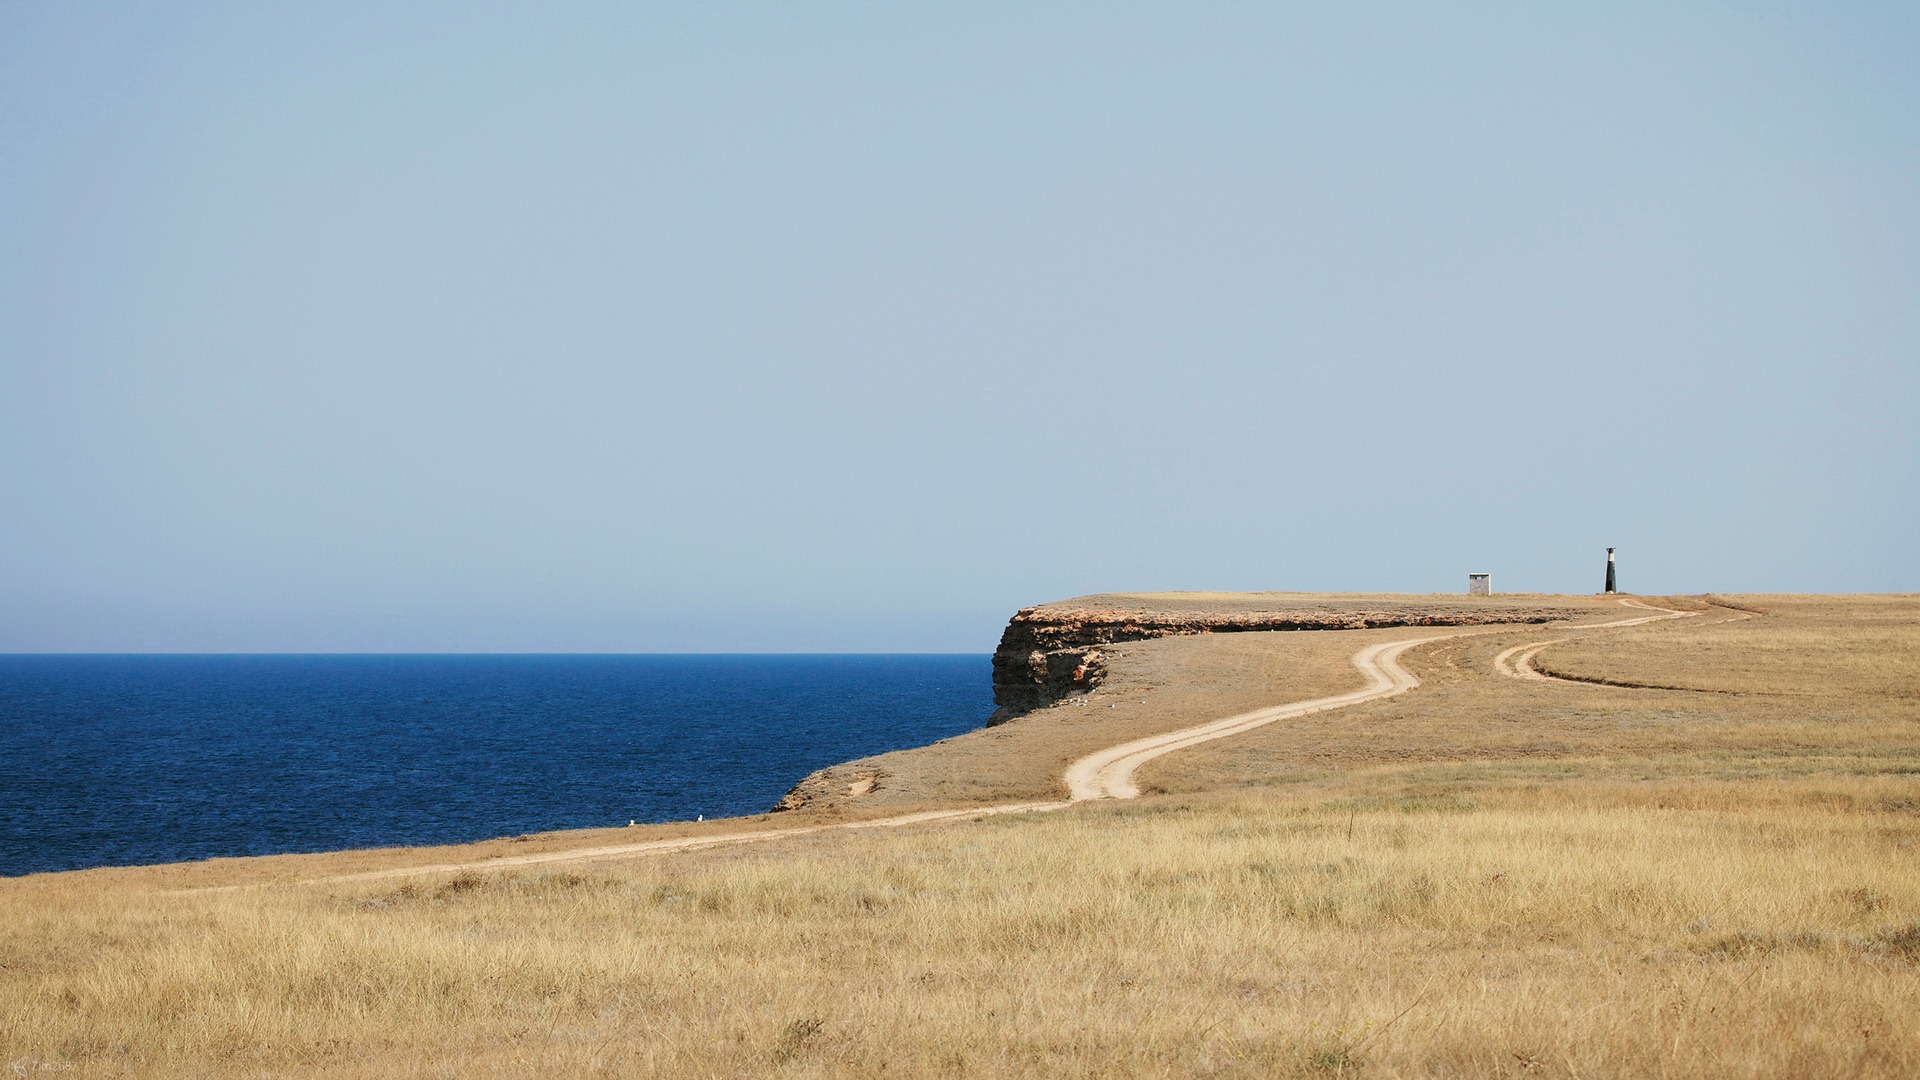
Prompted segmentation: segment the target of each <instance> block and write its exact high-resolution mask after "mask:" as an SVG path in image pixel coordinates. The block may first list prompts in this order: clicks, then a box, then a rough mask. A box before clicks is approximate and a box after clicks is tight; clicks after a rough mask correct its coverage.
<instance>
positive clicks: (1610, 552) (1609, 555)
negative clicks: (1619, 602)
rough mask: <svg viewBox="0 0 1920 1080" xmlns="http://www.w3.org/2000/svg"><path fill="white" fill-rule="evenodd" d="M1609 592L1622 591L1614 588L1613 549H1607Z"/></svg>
mask: <svg viewBox="0 0 1920 1080" xmlns="http://www.w3.org/2000/svg"><path fill="white" fill-rule="evenodd" d="M1607 591H1608V592H1619V591H1620V590H1618V589H1616V588H1614V586H1613V549H1612V548H1608V549H1607Z"/></svg>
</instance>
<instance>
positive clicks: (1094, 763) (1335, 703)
mask: <svg viewBox="0 0 1920 1080" xmlns="http://www.w3.org/2000/svg"><path fill="white" fill-rule="evenodd" d="M1620 602H1621V603H1622V604H1625V605H1627V606H1629V607H1637V608H1644V609H1646V610H1648V611H1651V612H1655V614H1652V615H1646V616H1640V617H1636V618H1631V619H1621V620H1619V621H1616V622H1608V623H1596V624H1592V625H1587V626H1580V627H1570V628H1569V629H1578V630H1583V631H1584V630H1603V629H1612V628H1618V627H1624V626H1639V625H1641V624H1643V623H1650V622H1657V621H1660V620H1662V619H1678V618H1684V617H1687V616H1690V615H1695V614H1698V613H1697V612H1691V611H1672V610H1669V609H1667V608H1656V607H1653V606H1651V605H1648V604H1642V603H1640V602H1638V601H1635V600H1627V599H1622V600H1621V601H1620ZM1512 629H1513V628H1512V627H1510V626H1499V627H1490V628H1485V629H1480V630H1469V631H1465V632H1460V633H1452V634H1430V635H1428V636H1425V637H1417V638H1408V639H1406V640H1403V641H1388V642H1380V643H1377V644H1373V645H1368V646H1366V647H1365V648H1362V649H1361V650H1360V651H1359V652H1356V653H1354V654H1353V658H1352V659H1353V666H1354V667H1355V668H1357V669H1359V671H1360V674H1362V675H1364V676H1365V677H1366V678H1367V685H1366V686H1364V687H1362V688H1360V689H1358V690H1354V691H1352V692H1350V693H1346V694H1337V695H1334V696H1332V697H1323V698H1313V699H1311V700H1308V701H1296V702H1290V703H1287V704H1284V705H1275V706H1272V707H1270V708H1265V709H1257V710H1255V711H1253V712H1248V713H1241V714H1239V715H1237V716H1229V717H1227V718H1225V719H1223V720H1214V721H1211V722H1209V723H1205V724H1201V725H1198V726H1196V727H1190V728H1183V729H1181V730H1179V731H1170V732H1167V733H1165V734H1162V735H1153V736H1149V737H1147V738H1144V739H1135V740H1133V741H1132V742H1127V743H1122V744H1120V745H1119V746H1114V747H1109V748H1107V749H1105V750H1100V751H1096V752H1095V753H1092V754H1088V755H1087V756H1086V757H1083V758H1081V759H1079V760H1078V761H1075V762H1074V763H1073V764H1072V765H1070V766H1068V767H1067V771H1066V774H1065V776H1064V778H1063V779H1064V780H1065V782H1066V785H1067V790H1068V797H1067V799H1066V800H1065V801H1058V802H1023V803H1005V804H1002V805H999V806H985V807H968V808H964V809H957V810H925V811H920V812H918V813H912V814H900V815H897V816H895V817H886V818H875V819H872V820H868V821H857V822H843V823H835V824H826V825H804V826H799V827H796V828H790V829H761V830H756V831H749V832H735V833H716V834H711V835H706V836H690V837H678V838H674V839H666V840H643V841H638V842H635V843H631V844H611V845H606V846H603V847H591V848H574V849H571V850H567V851H550V852H541V853H539V854H534V855H508V856H499V857H495V858H490V859H481V860H475V861H472V862H460V863H441V864H436V865H431V866H407V867H396V868H393V869H388V870H371V871H365V872H362V873H356V874H342V875H337V876H331V877H321V878H311V879H308V880H307V881H305V882H303V883H302V884H326V883H335V882H351V881H372V880H377V879H381V878H399V877H410V876H413V875H415V874H433V873H447V872H459V871H479V870H499V869H509V868H514V867H526V866H543V865H551V864H557V863H582V862H598V861H603V860H608V859H624V858H632V857H635V856H640V855H651V854H658V853H662V852H669V851H692V850H694V849H697V848H712V847H725V846H728V845H733V844H747V843H754V842H757V841H762V840H775V839H780V838H784V837H794V836H807V835H811V834H814V833H822V832H828V831H831V830H852V829H887V828H899V827H901V826H906V825H921V824H927V823H931V822H937V821H953V820H958V819H962V818H982V817H988V816H992V815H997V814H1032V813H1043V812H1047V811H1052V810H1064V809H1066V808H1067V807H1070V806H1073V805H1075V804H1078V803H1083V802H1090V801H1093V800H1096V799H1131V798H1135V797H1137V796H1138V795H1139V794H1140V789H1139V787H1138V786H1137V785H1135V784H1134V782H1133V776H1134V773H1135V772H1136V771H1137V770H1138V769H1139V768H1140V766H1142V765H1145V764H1146V763H1147V762H1149V761H1152V760H1153V759H1155V758H1157V757H1160V756H1162V755H1165V754H1170V753H1172V752H1174V751H1175V750H1184V749H1186V748H1187V747H1190V746H1198V745H1199V744H1201V743H1206V742H1212V741H1213V740H1215V739H1224V738H1228V737H1230V736H1234V735H1239V734H1241V733H1243V732H1247V731H1252V730H1253V729H1255V728H1258V727H1263V726H1265V725H1267V724H1271V723H1273V722H1275V721H1277V720H1287V719H1291V718H1294V717H1298V716H1305V715H1308V714H1310V713H1316V712H1325V711H1327V710H1329V709H1342V708H1346V707H1348V706H1350V705H1358V704H1361V703H1362V702H1367V701H1378V700H1381V699H1384V698H1390V697H1393V696H1395V695H1397V694H1404V693H1406V692H1407V691H1409V690H1412V689H1413V688H1414V687H1416V686H1419V685H1420V680H1419V679H1417V678H1415V677H1414V676H1413V673H1412V672H1409V671H1408V670H1407V669H1406V668H1404V667H1402V666H1400V662H1399V661H1400V657H1401V655H1402V654H1404V653H1405V652H1406V651H1407V650H1408V649H1411V648H1413V647H1414V646H1416V645H1424V644H1426V643H1427V642H1430V641H1437V640H1440V639H1441V638H1448V637H1465V636H1469V635H1477V634H1489V633H1499V632H1502V631H1511V630H1512ZM1565 640H1567V639H1566V638H1555V639H1553V640H1551V641H1540V642H1532V643H1529V644H1525V645H1516V646H1514V647H1513V648H1511V649H1508V650H1506V651H1505V652H1502V653H1501V654H1500V655H1499V656H1498V657H1496V658H1495V659H1494V667H1495V668H1497V669H1498V670H1499V671H1500V672H1501V674H1504V675H1509V676H1511V677H1514V678H1532V679H1543V680H1544V679H1547V678H1548V676H1545V675H1542V674H1540V673H1539V672H1537V671H1534V670H1533V668H1531V667H1529V666H1528V665H1527V663H1526V662H1527V660H1528V659H1529V658H1531V657H1532V656H1533V655H1534V653H1537V652H1539V651H1540V650H1541V649H1543V648H1546V647H1547V646H1548V645H1552V644H1556V643H1558V642H1561V641H1565Z"/></svg>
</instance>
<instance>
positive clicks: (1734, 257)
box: [0, 3, 1920, 653]
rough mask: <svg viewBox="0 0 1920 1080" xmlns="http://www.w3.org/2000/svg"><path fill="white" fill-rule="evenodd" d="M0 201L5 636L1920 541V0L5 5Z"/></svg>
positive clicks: (389, 637)
mask: <svg viewBox="0 0 1920 1080" xmlns="http://www.w3.org/2000/svg"><path fill="white" fill-rule="evenodd" d="M0 237H5V242H4V243H0V652H43V651H52V652H75V651H77V652H150V651H156V652H295V653H297V652H509V653H511V652H583V653H594V652H617V653H628V652H640V653H651V652H961V653H980V652H986V651H989V650H991V649H992V647H993V644H994V641H995V640H996V639H997V637H998V634H999V631H1000V627H1001V625H1002V624H1003V623H1004V621H1005V619H1006V617H1007V616H1008V615H1010V614H1011V613H1012V612H1013V611H1014V610H1015V609H1017V608H1019V607H1021V606H1025V605H1028V604H1033V603H1039V602H1044V601H1048V600H1056V599H1063V598H1066V597H1070V596H1075V595H1082V594H1087V593H1094V592H1134V591H1155V590H1169V589H1224V590H1266V589H1283V590H1292V591H1405V592H1459V591H1463V590H1464V587H1465V576H1466V574H1467V573H1468V572H1469V571H1489V572H1491V573H1492V574H1493V581H1494V587H1495V589H1496V590H1498V591H1503V592H1518V591H1542V592H1592V591H1594V590H1596V589H1598V587H1599V585H1600V575H1601V568H1602V560H1603V558H1604V550H1605V548H1606V547H1608V546H1614V547H1617V548H1618V549H1619V551H1620V559H1621V564H1620V565H1621V571H1620V572H1621V586H1622V588H1623V589H1625V590H1627V591H1630V592H1639V593H1647V594H1659V593H1682V592H1684V593H1701V592H1912V591H1916V590H1920V569H1916V568H1915V566H1914V565H1913V562H1914V560H1913V558H1912V555H1911V549H1912V546H1913V545H1912V537H1913V536H1915V535H1920V498H1916V496H1920V424H1917V423H1916V422H1915V420H1914V417H1915V416H1916V415H1920V10H1915V9H1911V8H1908V7H1905V6H1900V5H1880V6H1874V5H1864V6H1855V7H1852V8H1849V9H1847V10H1845V11H1834V10H1825V9H1822V10H1818V11H1808V12H1793V11H1788V10H1784V9H1768V10H1765V11H1753V12H1740V11H1735V10H1733V9H1730V8H1726V7H1723V6H1717V5H1716V6H1708V5H1700V6H1691V7H1667V8H1658V9H1654V8H1648V9H1633V10H1620V11H1614V12H1599V11H1595V10H1587V9H1576V10H1538V9H1533V8H1526V7H1519V6H1515V7H1510V8H1501V9H1495V8H1486V9H1481V10H1479V11H1477V12H1474V13H1460V12H1440V11H1434V10H1431V9H1425V8H1419V7H1414V6H1396V5H1385V6H1378V7H1370V8H1367V9H1364V10H1361V9H1342V10H1339V11H1321V10H1311V9H1307V10H1295V11H1281V10H1267V9H1260V10H1247V9H1242V8H1232V7H1224V6H1222V7H1213V6H1195V5H1179V6H1173V5H1162V6H1139V7H1130V8H1127V9H1125V10H1124V11H1114V10H1109V9H1106V8H1104V7H1096V6H1092V5H1056V6H1047V7H1043V8H1033V7H1030V6H1014V5H988V6H979V5H969V6H967V7H964V8H962V7H915V8H913V9H911V10H906V9H899V8H893V7H884V6H873V7H838V8H833V9H831V10H827V11H814V12H802V11H797V10H793V9H787V8H777V7H767V8H758V9H729V10H688V11H665V10H662V11H634V10H630V9H625V8H620V7H614V6H607V7H598V6H574V7H569V8H566V9H564V10H559V11H553V10H543V11H540V12H539V13H537V14H535V13H531V12H529V13H525V14H521V15H515V14H512V13H507V12H499V11H489V12H475V11H472V10H468V9H465V8H461V7H455V6H452V5H444V6H442V5H433V4H423V5H409V6H408V7H407V8H406V9H405V10H393V9H391V8H388V7H383V6H373V5H368V6H359V7H355V6H349V5H342V6H337V7H333V6H330V7H326V8H324V9H321V8H311V9H306V8H283V9H261V8H255V7H252V6H247V5H217V4H196V3H187V4H179V5H167V6H164V7H158V8H155V7H140V6H131V5H128V6H121V5H112V4H108V5H96V6H90V7H88V8H87V9H85V10H80V9H60V8H41V7H31V6H27V5H8V6H5V7H0Z"/></svg>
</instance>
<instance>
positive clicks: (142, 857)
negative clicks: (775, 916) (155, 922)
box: [0, 655, 993, 875]
mask: <svg viewBox="0 0 1920 1080" xmlns="http://www.w3.org/2000/svg"><path fill="white" fill-rule="evenodd" d="M992 709H993V690H992V686H991V683H990V667H989V659H988V657H986V656H902V655H885V656H840V655H835V656H764V655H756V656H598V655H596V656H544V655H543V656H334V655H328V656H0V875H12V874H24V873H29V872H33V871H40V870H68V869H76V868H80V867H88V866H107V865H127V864H137V863H155V862H173V861H179V860H185V859H201V858H208V857H211V856H220V855H266V854H273V853H277V852H291V851H328V850H334V849H338V848H349V847H369V846H378V845H391V844H439V843H454V842H461V841H469V840H482V839H486V838H488V837H495V836H511V835H516V834H519V833H527V832H538V831H541V830H546V829H570V828H583V827H592V826H603V825H625V824H626V823H627V822H628V821H629V820H637V821H642V822H658V821H674V820H680V819H686V818H692V817H694V816H695V815H698V814H705V815H706V816H708V817H721V816H727V815H733V814H749V813H758V812H760V811H763V810H766V809H768V808H769V807H770V806H772V805H773V803H775V802H776V801H778V800H779V798H780V796H781V795H782V794H783V793H785V792H786V790H787V789H788V788H789V787H791V786H792V785H793V783H794V782H795V781H797V780H799V779H800V778H801V777H802V776H804V775H806V774H807V773H809V772H811V771H813V770H814V769H817V768H821V767H823V766H826V765H831V764H834V763H835V762H840V761H846V760H848V759H850V758H856V757H861V756H864V755H867V754H872V753H878V752H880V751H883V750H892V749H898V748H901V747H909V746H920V745H924V744H926V743H929V742H932V741H934V740H936V739H941V738H945V737H946V736H949V735H954V734H957V733H959V732H962V731H965V730H967V729H969V728H973V727H977V726H979V725H980V724H981V723H982V722H984V721H985V719H986V717H987V715H988V714H989V713H990V712H991V711H992Z"/></svg>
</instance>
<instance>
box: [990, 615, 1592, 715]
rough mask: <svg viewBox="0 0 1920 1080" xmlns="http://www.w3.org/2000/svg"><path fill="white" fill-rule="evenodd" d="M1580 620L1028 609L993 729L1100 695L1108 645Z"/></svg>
mask: <svg viewBox="0 0 1920 1080" xmlns="http://www.w3.org/2000/svg"><path fill="white" fill-rule="evenodd" d="M1069 603H1071V602H1069ZM1344 606H1345V605H1343V607H1344ZM1576 614H1579V612H1578V611H1576V610H1574V609H1570V608H1558V607H1538V606H1526V607H1500V608H1494V607H1489V606H1486V605H1453V604H1446V603H1433V602H1426V603H1417V602H1409V603H1406V604H1383V605H1380V606H1377V607H1373V608H1371V609H1367V608H1359V609H1347V610H1334V609H1319V608H1310V609H1302V610H1295V611H1233V612H1207V611H1151V610H1122V609H1109V608H1081V607H1072V606H1068V605H1064V604H1047V605H1043V606H1041V607H1030V608H1022V609H1021V610H1020V611H1019V612H1017V613H1016V614H1015V615H1014V616H1013V619H1012V620H1011V621H1009V622H1008V623H1007V629H1006V631H1005V632H1004V633H1002V634H1001V635H1000V647H999V648H998V649H997V650H995V651H994V654H993V701H994V704H996V705H998V706H999V709H998V710H997V711H995V712H994V714H993V717H992V718H991V719H989V720H988V721H987V722H988V723H989V724H999V723H1004V722H1006V721H1008V720H1011V719H1013V718H1014V717H1016V716H1019V715H1021V714H1023V713H1027V712H1031V711H1033V710H1034V709H1039V708H1043V707H1045V706H1046V705H1049V704H1051V703H1053V702H1055V701H1058V700H1060V699H1061V698H1064V697H1067V696H1069V695H1072V694H1084V693H1086V692H1087V691H1089V690H1092V689H1093V688H1094V687H1096V686H1098V685H1100V680H1101V679H1102V678H1103V677H1105V675H1106V670H1107V668H1106V659H1107V658H1106V654H1105V653H1104V652H1102V651H1101V649H1100V646H1102V645H1112V644H1114V643H1116V642H1122V641H1145V640H1148V639H1150V638H1162V637H1172V636H1174V635H1178V634H1219V633H1232V632H1236V631H1254V630H1369V629H1373V628H1376V627H1387V626H1480V625H1487V624H1493V623H1542V622H1550V621H1552V620H1555V619H1562V618H1569V617H1572V616H1574V615H1576Z"/></svg>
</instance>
